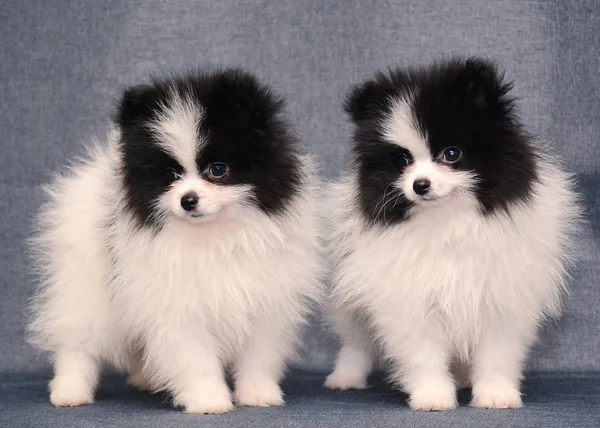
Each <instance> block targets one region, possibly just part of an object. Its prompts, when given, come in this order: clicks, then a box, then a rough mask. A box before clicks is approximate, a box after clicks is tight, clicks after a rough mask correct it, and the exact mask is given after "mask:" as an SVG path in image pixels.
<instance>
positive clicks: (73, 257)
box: [30, 131, 321, 413]
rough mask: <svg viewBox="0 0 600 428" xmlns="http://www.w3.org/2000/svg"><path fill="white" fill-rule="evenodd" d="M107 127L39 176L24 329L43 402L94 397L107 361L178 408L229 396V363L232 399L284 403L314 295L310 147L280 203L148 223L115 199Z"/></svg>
mask: <svg viewBox="0 0 600 428" xmlns="http://www.w3.org/2000/svg"><path fill="white" fill-rule="evenodd" d="M118 138H119V132H118V131H114V132H112V133H111V134H110V136H109V138H108V142H107V143H105V144H98V145H97V148H96V149H95V150H93V151H92V152H91V154H90V156H88V158H87V159H86V160H83V161H80V162H78V163H77V164H76V165H75V166H73V167H72V168H71V169H70V170H69V172H68V173H67V174H65V175H63V176H61V177H59V178H57V179H56V180H55V181H54V182H53V183H52V184H50V185H49V186H47V187H46V189H45V190H46V192H47V194H48V196H49V202H48V203H46V204H45V205H44V206H43V208H42V210H41V214H40V215H39V221H38V225H37V234H36V236H35V238H34V239H33V241H32V248H33V250H34V257H35V259H34V261H35V265H36V267H37V269H38V271H39V272H38V273H39V274H40V278H41V279H42V286H41V288H40V290H39V293H38V295H37V296H36V297H35V299H34V303H33V319H32V320H31V324H30V340H31V341H32V342H33V343H34V344H35V345H37V346H38V347H39V348H41V349H43V350H46V351H48V352H50V355H51V359H52V362H53V364H54V371H55V376H54V378H53V380H52V381H51V383H50V400H51V402H52V403H53V404H54V405H55V406H77V405H82V404H87V403H91V402H92V401H93V398H94V390H95V388H96V385H97V383H98V377H99V371H100V365H101V363H102V362H108V363H110V364H112V365H114V366H115V367H117V368H120V369H125V370H128V371H129V373H130V378H129V381H130V382H131V383H133V384H135V385H137V386H139V387H140V388H143V389H152V390H161V389H164V390H167V391H169V392H170V393H172V395H173V397H174V402H175V404H176V405H178V406H181V407H183V408H184V409H185V410H186V411H187V412H193V413H223V412H227V411H229V410H231V409H232V399H231V397H230V391H229V389H228V387H227V385H226V383H225V377H224V376H225V371H226V370H227V369H231V371H232V374H233V376H234V380H235V402H236V403H237V404H238V405H249V406H270V405H280V404H282V403H283V398H282V392H281V390H280V388H279V385H278V382H279V381H280V379H281V377H282V375H283V371H284V368H285V362H286V361H287V360H288V359H289V358H290V357H292V356H293V354H294V349H295V347H296V345H297V343H298V339H299V332H300V327H301V326H302V324H303V323H304V321H305V319H306V316H307V314H308V311H309V307H310V305H309V302H310V301H311V300H315V299H317V298H318V295H319V286H318V281H317V278H318V276H319V273H320V268H321V266H320V265H321V262H320V258H319V246H318V242H317V224H316V222H315V213H314V209H315V205H316V204H315V202H314V195H315V190H316V173H315V171H314V169H313V167H312V164H311V161H310V159H308V158H305V159H303V169H302V178H303V179H304V180H305V183H306V184H305V185H304V186H303V187H302V189H301V191H300V192H299V194H297V195H296V196H295V197H294V198H293V200H292V201H291V202H290V203H289V205H288V207H287V208H288V209H287V211H286V213H285V214H281V215H277V216H272V217H269V216H267V215H266V214H264V213H263V212H262V211H260V210H259V209H258V208H255V207H254V206H253V205H247V206H243V207H238V208H237V209H240V210H243V211H242V212H238V213H233V215H228V216H222V217H219V218H215V219H211V220H209V221H207V222H204V223H202V224H194V223H193V222H186V221H168V222H166V223H165V225H164V227H163V229H162V230H161V231H160V232H158V233H156V231H153V230H152V229H149V228H138V227H137V226H138V224H137V223H135V222H134V221H133V218H131V216H130V215H129V214H127V213H126V212H125V211H124V210H123V204H124V197H125V196H124V194H123V191H122V190H121V188H122V186H120V184H119V177H120V171H119V167H120V153H119V151H118V149H117V141H118ZM192 149H193V148H192ZM230 214H231V213H230ZM235 214H239V215H235Z"/></svg>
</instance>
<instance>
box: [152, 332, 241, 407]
mask: <svg viewBox="0 0 600 428" xmlns="http://www.w3.org/2000/svg"><path fill="white" fill-rule="evenodd" d="M191 325H192V323H190V324H189V325H186V324H185V323H181V322H179V323H177V325H171V327H168V326H167V325H164V326H161V328H160V329H155V331H153V332H152V333H151V334H149V336H148V338H147V341H146V348H145V351H146V358H147V359H148V364H149V373H151V376H152V381H153V382H152V383H153V384H155V383H158V384H160V385H164V386H165V387H166V388H167V389H168V390H169V391H170V392H171V393H172V394H173V396H174V397H173V402H174V404H175V405H176V406H177V407H183V409H184V411H185V412H186V413H209V414H220V413H227V412H229V411H230V410H232V409H233V404H232V403H231V394H230V392H229V388H228V387H227V384H226V383H225V378H224V374H223V367H222V363H221V361H220V358H219V355H218V351H217V346H216V343H215V340H214V338H213V336H212V335H211V334H210V333H208V332H207V331H206V329H201V328H198V327H197V326H195V325H193V327H190V326H191ZM157 330H158V331H157Z"/></svg>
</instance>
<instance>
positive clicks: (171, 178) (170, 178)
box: [165, 168, 181, 183]
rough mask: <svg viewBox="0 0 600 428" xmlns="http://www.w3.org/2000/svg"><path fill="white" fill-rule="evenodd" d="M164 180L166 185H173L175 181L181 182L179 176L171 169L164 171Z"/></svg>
mask: <svg viewBox="0 0 600 428" xmlns="http://www.w3.org/2000/svg"><path fill="white" fill-rule="evenodd" d="M165 179H166V181H167V182H168V183H173V182H175V181H178V180H181V175H180V174H178V173H177V171H175V170H174V169H173V168H168V169H167V170H166V171H165Z"/></svg>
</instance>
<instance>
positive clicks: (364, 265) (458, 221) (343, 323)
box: [326, 158, 581, 410]
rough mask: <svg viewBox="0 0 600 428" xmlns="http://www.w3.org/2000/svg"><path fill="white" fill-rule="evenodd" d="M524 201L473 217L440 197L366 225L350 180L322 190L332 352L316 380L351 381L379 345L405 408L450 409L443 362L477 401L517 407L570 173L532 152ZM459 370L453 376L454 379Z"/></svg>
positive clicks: (567, 212) (562, 243)
mask: <svg viewBox="0 0 600 428" xmlns="http://www.w3.org/2000/svg"><path fill="white" fill-rule="evenodd" d="M538 173H539V178H540V180H539V182H537V183H535V184H534V188H533V191H532V195H533V199H532V200H531V201H530V202H528V203H527V204H520V205H518V206H513V207H511V210H510V214H505V213H501V214H496V215H493V216H483V215H482V214H481V213H480V210H479V207H478V205H477V203H476V201H475V200H474V199H469V198H448V200H447V202H446V203H444V204H431V205H430V206H428V207H427V209H418V210H417V211H416V212H415V213H414V215H413V216H412V217H411V218H410V219H408V220H406V221H404V222H402V223H400V224H398V225H395V226H388V227H385V226H373V227H365V225H364V220H363V218H362V215H361V213H360V212H358V211H357V210H356V208H355V200H356V192H357V191H358V188H357V178H356V176H355V174H350V175H348V176H346V177H345V178H344V179H343V180H342V181H341V182H339V183H336V184H335V185H333V186H332V188H331V191H330V201H331V203H330V204H327V206H328V207H329V208H331V207H333V208H332V212H331V213H330V233H329V245H328V253H329V255H330V264H331V265H332V266H334V267H335V269H334V271H333V293H332V301H331V304H332V311H333V319H334V321H335V322H334V325H335V327H336V330H337V331H338V333H339V334H340V337H341V342H342V349H341V351H340V353H339V356H338V359H337V361H336V365H335V369H334V371H333V373H332V374H331V376H330V377H329V378H328V380H327V384H326V386H328V387H329V388H334V389H345V388H361V387H364V385H365V384H366V378H367V375H368V374H369V372H370V371H371V370H372V368H373V367H374V364H373V363H372V362H373V360H374V358H375V357H376V355H375V352H374V350H375V349H377V348H378V347H381V349H382V352H383V357H384V359H385V361H391V364H388V367H387V368H388V370H389V371H390V373H391V374H392V376H393V379H394V380H395V382H396V383H397V385H398V386H399V387H402V388H403V389H404V390H405V391H406V392H407V393H408V394H409V395H410V399H409V403H410V406H411V408H413V409H415V410H444V409H452V408H454V407H456V405H457V401H456V395H455V389H456V388H455V380H454V379H453V374H452V373H451V371H450V365H451V363H452V362H453V361H456V360H458V361H460V362H462V363H463V364H464V365H466V366H467V367H468V375H469V376H468V380H469V382H470V384H471V385H472V386H473V403H472V404H473V405H475V406H477V407H492V408H516V407H520V406H521V404H522V402H521V396H520V391H519V386H520V380H521V377H522V373H523V367H524V364H525V359H526V356H527V353H528V350H529V349H530V347H531V344H532V343H533V342H534V340H535V338H536V335H537V330H538V327H539V325H540V324H541V323H542V322H543V320H544V319H545V318H546V317H550V316H555V315H556V314H557V313H558V312H559V308H560V302H561V296H562V294H563V290H564V284H565V276H566V275H565V268H566V266H567V265H568V264H569V262H570V258H571V256H572V254H573V248H572V247H573V239H574V233H575V230H576V225H577V222H578V219H579V218H580V215H581V214H580V209H579V207H578V204H577V197H576V195H575V193H574V192H573V191H572V184H571V178H570V177H569V175H568V174H566V173H564V172H562V171H561V170H560V168H559V167H558V164H557V162H555V161H554V160H552V159H549V158H541V159H540V160H539V163H538ZM461 377H462V378H463V379H464V376H461Z"/></svg>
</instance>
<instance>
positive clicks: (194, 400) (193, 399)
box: [173, 383, 233, 415]
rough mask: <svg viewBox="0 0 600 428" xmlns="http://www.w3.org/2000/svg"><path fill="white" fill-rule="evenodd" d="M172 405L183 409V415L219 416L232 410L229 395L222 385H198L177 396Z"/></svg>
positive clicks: (225, 386)
mask: <svg viewBox="0 0 600 428" xmlns="http://www.w3.org/2000/svg"><path fill="white" fill-rule="evenodd" d="M173 403H174V405H175V406H176V407H183V410H184V412H185V413H204V414H210V415H220V414H223V413H227V412H230V411H232V410H233V404H232V403H231V394H230V393H229V389H228V388H227V385H225V384H224V383H223V384H216V383H215V384H207V383H205V384H203V385H198V386H197V387H195V388H191V389H190V390H187V391H185V392H183V393H180V394H178V395H177V396H176V397H175V398H174V400H173Z"/></svg>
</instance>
